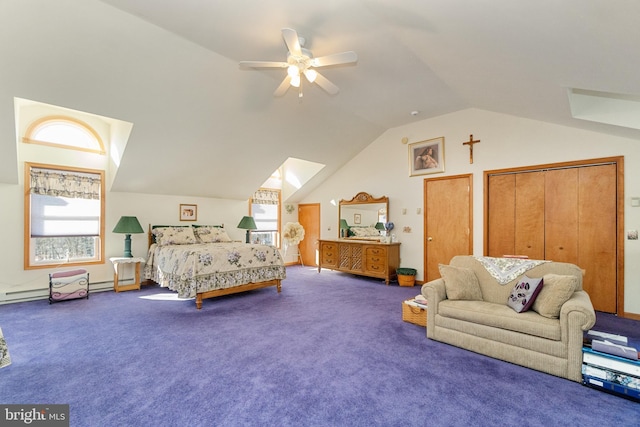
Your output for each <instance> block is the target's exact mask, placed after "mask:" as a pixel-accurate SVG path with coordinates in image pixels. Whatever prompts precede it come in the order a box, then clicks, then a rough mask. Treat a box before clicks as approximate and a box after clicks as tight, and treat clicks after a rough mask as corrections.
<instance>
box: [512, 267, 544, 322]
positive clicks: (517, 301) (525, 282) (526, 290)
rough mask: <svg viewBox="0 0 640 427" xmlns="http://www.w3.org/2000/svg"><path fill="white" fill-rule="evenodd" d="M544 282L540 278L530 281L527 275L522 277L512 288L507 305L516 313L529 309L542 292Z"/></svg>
mask: <svg viewBox="0 0 640 427" xmlns="http://www.w3.org/2000/svg"><path fill="white" fill-rule="evenodd" d="M543 282H544V280H543V278H542V277H539V278H537V279H532V278H530V277H527V275H524V276H522V277H521V278H520V279H519V280H518V281H517V282H516V285H515V286H514V287H513V290H512V291H511V295H509V299H508V300H507V305H508V306H509V307H511V308H513V309H514V310H515V311H516V312H517V313H522V312H525V311H527V310H529V309H530V308H531V306H532V305H533V302H534V301H535V300H536V297H537V296H538V294H539V293H540V291H541V290H542V287H543V286H542V284H543Z"/></svg>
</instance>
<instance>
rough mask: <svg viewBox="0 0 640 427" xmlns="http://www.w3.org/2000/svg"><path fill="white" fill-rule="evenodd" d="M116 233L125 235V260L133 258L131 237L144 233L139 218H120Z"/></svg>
mask: <svg viewBox="0 0 640 427" xmlns="http://www.w3.org/2000/svg"><path fill="white" fill-rule="evenodd" d="M113 232H114V233H122V234H124V235H125V237H124V257H125V258H133V254H131V235H132V234H138V233H144V230H143V229H142V226H141V225H140V223H139V222H138V218H136V217H135V216H123V217H120V221H118V223H117V224H116V226H115V228H114V229H113Z"/></svg>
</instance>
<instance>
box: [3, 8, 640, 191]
mask: <svg viewBox="0 0 640 427" xmlns="http://www.w3.org/2000/svg"><path fill="white" fill-rule="evenodd" d="M639 20H640V2H637V1H619V2H613V3H612V2H611V1H610V0H563V1H555V0H518V1H513V0H485V1H480V0H459V1H450V0H393V1H392V0H325V1H308V0H271V1H258V0H235V1H211V0H180V1H178V0H175V1H162V2H159V1H157V0H102V1H98V0H57V1H56V2H47V1H41V0H3V1H0V82H1V84H0V183H9V184H13V183H17V179H18V178H17V175H18V165H17V161H16V159H17V156H16V145H17V144H16V130H15V118H14V111H13V99H14V97H20V98H24V99H30V100H34V101H39V102H45V103H49V104H54V105H59V106H62V107H66V108H73V109H76V110H81V111H86V112H89V113H93V114H100V115H104V116H107V117H112V118H115V119H119V120H123V121H126V122H129V123H132V124H133V130H132V132H131V135H130V137H129V141H128V143H127V146H126V150H125V152H124V154H123V157H122V161H121V164H120V167H119V169H118V172H117V175H116V176H115V178H114V182H113V187H112V190H113V191H125V192H141V193H160V194H173V195H192V196H205V197H221V198H230V199H246V198H248V197H249V195H250V194H251V193H252V192H253V191H254V190H255V189H256V188H257V187H259V186H260V185H261V184H262V183H263V182H264V181H265V180H266V179H267V178H268V177H269V176H270V175H271V173H272V172H273V171H274V170H275V169H276V168H277V167H278V166H279V165H280V164H282V163H283V162H284V161H285V160H286V159H287V158H288V157H295V158H299V159H303V160H307V161H312V162H317V163H321V164H325V165H326V167H325V168H324V169H322V171H321V172H320V173H319V174H318V175H317V176H316V177H315V178H313V179H312V180H311V181H310V182H309V183H308V184H307V186H306V188H305V189H303V190H301V191H299V192H298V193H296V196H297V197H298V198H299V197H303V196H304V194H305V192H306V191H309V190H310V189H312V188H313V187H314V186H316V185H318V184H319V183H321V182H322V180H323V179H325V178H326V177H328V176H329V175H330V174H332V173H333V172H335V171H336V170H337V169H339V168H340V167H341V166H343V165H344V164H345V163H346V162H347V161H348V160H349V159H350V158H352V157H353V156H355V155H356V154H357V153H358V152H360V151H361V150H362V149H363V148H364V147H366V146H367V145H368V144H370V143H371V142H372V141H373V140H374V139H376V138H377V137H378V136H380V135H381V134H382V133H383V132H385V131H386V130H387V129H389V128H393V127H398V126H402V125H405V124H408V123H411V122H414V121H417V120H423V119H426V118H429V117H434V116H438V115H441V114H445V113H449V112H453V111H457V110H461V109H466V108H480V109H486V110H491V111H496V112H502V113H507V114H512V115H517V116H521V117H527V118H531V119H535V120H541V121H547V122H551V123H557V124H561V125H566V126H572V127H579V128H585V129H590V130H594V131H598V132H607V133H611V134H614V135H619V136H626V137H631V138H635V139H640V131H639V130H637V129H632V128H630V127H623V126H614V125H610V124H602V123H599V122H593V121H587V120H580V119H576V118H574V117H572V115H571V106H570V105H569V97H568V94H567V92H568V90H569V89H570V88H577V89H581V90H586V91H596V92H597V93H600V92H606V93H612V94H619V95H621V96H623V97H629V98H630V99H631V100H632V101H635V100H636V97H638V96H640V77H638V70H639V69H640V54H638V48H637V43H638V40H640V25H638V22H639ZM285 27H288V28H293V29H295V30H296V31H297V32H298V33H299V34H300V35H301V36H303V37H304V38H305V39H306V45H305V47H306V48H308V49H309V50H311V51H312V52H313V54H314V55H315V56H323V55H327V54H331V53H336V52H343V51H348V50H353V51H355V52H356V53H357V55H358V62H357V63H356V64H354V65H347V66H334V67H327V68H324V69H322V70H321V71H322V73H323V75H324V76H325V77H327V78H328V79H329V80H331V81H332V82H333V83H335V84H336V85H337V86H338V87H339V88H340V92H339V93H338V94H337V95H329V94H327V93H326V92H324V91H322V90H321V89H320V88H318V87H317V86H316V85H310V84H306V85H305V86H303V93H304V96H303V97H302V98H299V97H298V93H297V91H296V90H289V91H288V92H287V93H286V94H285V95H284V96H282V97H274V96H273V92H274V90H275V89H276V88H277V87H278V85H279V84H280V82H281V81H282V79H283V78H284V75H285V72H286V71H285V70H283V69H265V70H245V69H241V68H240V67H239V65H238V63H239V62H240V61H242V60H266V61H284V60H286V46H285V44H284V42H283V40H282V35H281V29H282V28H285ZM625 99H626V98H625ZM412 111H418V112H419V114H417V115H412V114H411V112H412ZM436 134H437V132H436ZM427 136H429V135H427ZM431 136H433V135H431Z"/></svg>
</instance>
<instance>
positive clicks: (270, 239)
mask: <svg viewBox="0 0 640 427" xmlns="http://www.w3.org/2000/svg"><path fill="white" fill-rule="evenodd" d="M249 202H250V212H249V214H250V215H251V216H252V217H253V219H254V221H255V222H256V227H257V230H255V231H252V232H251V242H253V243H262V244H265V245H273V246H276V247H280V190H272V189H267V188H261V189H260V190H258V191H256V192H255V193H254V195H253V197H252V198H251V200H250V201H249Z"/></svg>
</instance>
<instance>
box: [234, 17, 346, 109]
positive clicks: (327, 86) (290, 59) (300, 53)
mask: <svg viewBox="0 0 640 427" xmlns="http://www.w3.org/2000/svg"><path fill="white" fill-rule="evenodd" d="M282 38H283V39H284V42H285V44H286V45H287V49H288V50H289V51H288V52H287V61H286V62H272V61H240V66H241V67H246V68H286V69H287V76H286V77H285V78H284V80H283V81H282V83H280V86H278V88H277V89H276V91H275V92H274V93H273V94H274V95H275V96H282V95H284V94H285V92H286V91H287V89H289V86H293V87H297V88H299V91H298V96H299V97H300V98H302V75H304V76H305V78H306V79H307V80H308V81H309V83H314V82H315V83H316V84H317V85H318V86H320V87H321V88H322V89H324V90H325V91H326V92H327V93H329V94H330V95H335V94H337V93H338V92H339V91H340V89H338V86H336V85H334V84H333V83H331V82H330V81H329V80H328V79H327V78H326V77H324V76H323V75H322V74H320V73H319V72H317V71H316V70H315V68H320V67H327V66H329V65H340V64H351V63H354V62H356V61H357V60H358V55H356V53H355V52H353V51H349V52H342V53H335V54H333V55H326V56H321V57H319V58H314V57H313V54H312V53H311V52H310V51H309V50H308V49H305V48H304V47H303V46H304V42H305V40H304V38H302V37H298V33H297V32H296V31H295V30H292V29H291V28H283V29H282Z"/></svg>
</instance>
